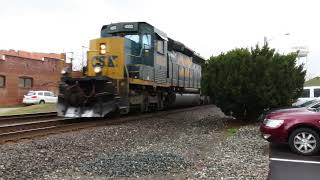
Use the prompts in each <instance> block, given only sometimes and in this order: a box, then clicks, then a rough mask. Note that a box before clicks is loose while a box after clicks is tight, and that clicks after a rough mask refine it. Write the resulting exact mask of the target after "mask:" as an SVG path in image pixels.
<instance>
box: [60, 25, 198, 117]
mask: <svg viewBox="0 0 320 180" xmlns="http://www.w3.org/2000/svg"><path fill="white" fill-rule="evenodd" d="M202 63H204V59H203V58H202V57H200V56H199V55H197V54H196V53H195V52H194V51H193V50H191V49H189V48H188V47H186V46H185V45H184V44H182V43H180V42H178V41H175V40H173V39H171V38H169V37H167V35H166V34H165V33H164V32H162V31H160V30H158V29H156V28H155V27H153V26H151V25H150V24H148V23H145V22H128V23H127V22H123V23H115V24H109V25H104V26H103V27H102V29H101V37H100V38H98V39H93V40H91V41H90V47H89V50H88V52H87V66H86V68H85V71H84V72H83V76H81V77H75V76H73V74H72V72H71V70H70V68H69V69H65V70H63V72H62V78H61V82H60V87H59V90H60V92H59V96H58V105H57V110H58V115H59V116H64V117H104V116H105V115H107V114H108V113H110V112H112V111H119V113H121V114H126V113H128V112H129V111H131V110H133V109H137V110H139V111H141V112H146V111H150V110H161V109H164V108H166V107H170V106H178V105H198V104H201V103H202V101H203V100H202V99H201V95H200V94H201V87H200V85H201V64H202Z"/></svg>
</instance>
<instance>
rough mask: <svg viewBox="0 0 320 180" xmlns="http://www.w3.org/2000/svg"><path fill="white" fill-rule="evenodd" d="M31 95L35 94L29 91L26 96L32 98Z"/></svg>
mask: <svg viewBox="0 0 320 180" xmlns="http://www.w3.org/2000/svg"><path fill="white" fill-rule="evenodd" d="M33 95H36V93H35V92H33V91H29V92H28V94H27V96H33Z"/></svg>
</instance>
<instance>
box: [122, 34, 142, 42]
mask: <svg viewBox="0 0 320 180" xmlns="http://www.w3.org/2000/svg"><path fill="white" fill-rule="evenodd" d="M124 37H125V38H127V39H130V40H131V41H133V42H136V43H139V35H137V34H127V35H125V36H124Z"/></svg>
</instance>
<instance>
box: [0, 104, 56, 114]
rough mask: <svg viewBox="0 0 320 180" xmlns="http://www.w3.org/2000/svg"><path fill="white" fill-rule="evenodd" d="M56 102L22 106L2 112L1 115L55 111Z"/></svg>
mask: <svg viewBox="0 0 320 180" xmlns="http://www.w3.org/2000/svg"><path fill="white" fill-rule="evenodd" d="M55 111H56V104H37V105H31V106H25V107H21V108H18V109H15V110H11V111H7V112H4V113H0V116H9V115H20V114H33V113H42V112H43V113H45V112H55Z"/></svg>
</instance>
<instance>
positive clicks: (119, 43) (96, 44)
mask: <svg viewBox="0 0 320 180" xmlns="http://www.w3.org/2000/svg"><path fill="white" fill-rule="evenodd" d="M123 47H124V38H122V37H107V38H99V39H94V40H91V41H90V49H89V51H88V72H87V75H88V76H107V77H109V78H111V79H123V77H124V75H123V74H124V48H123Z"/></svg>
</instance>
